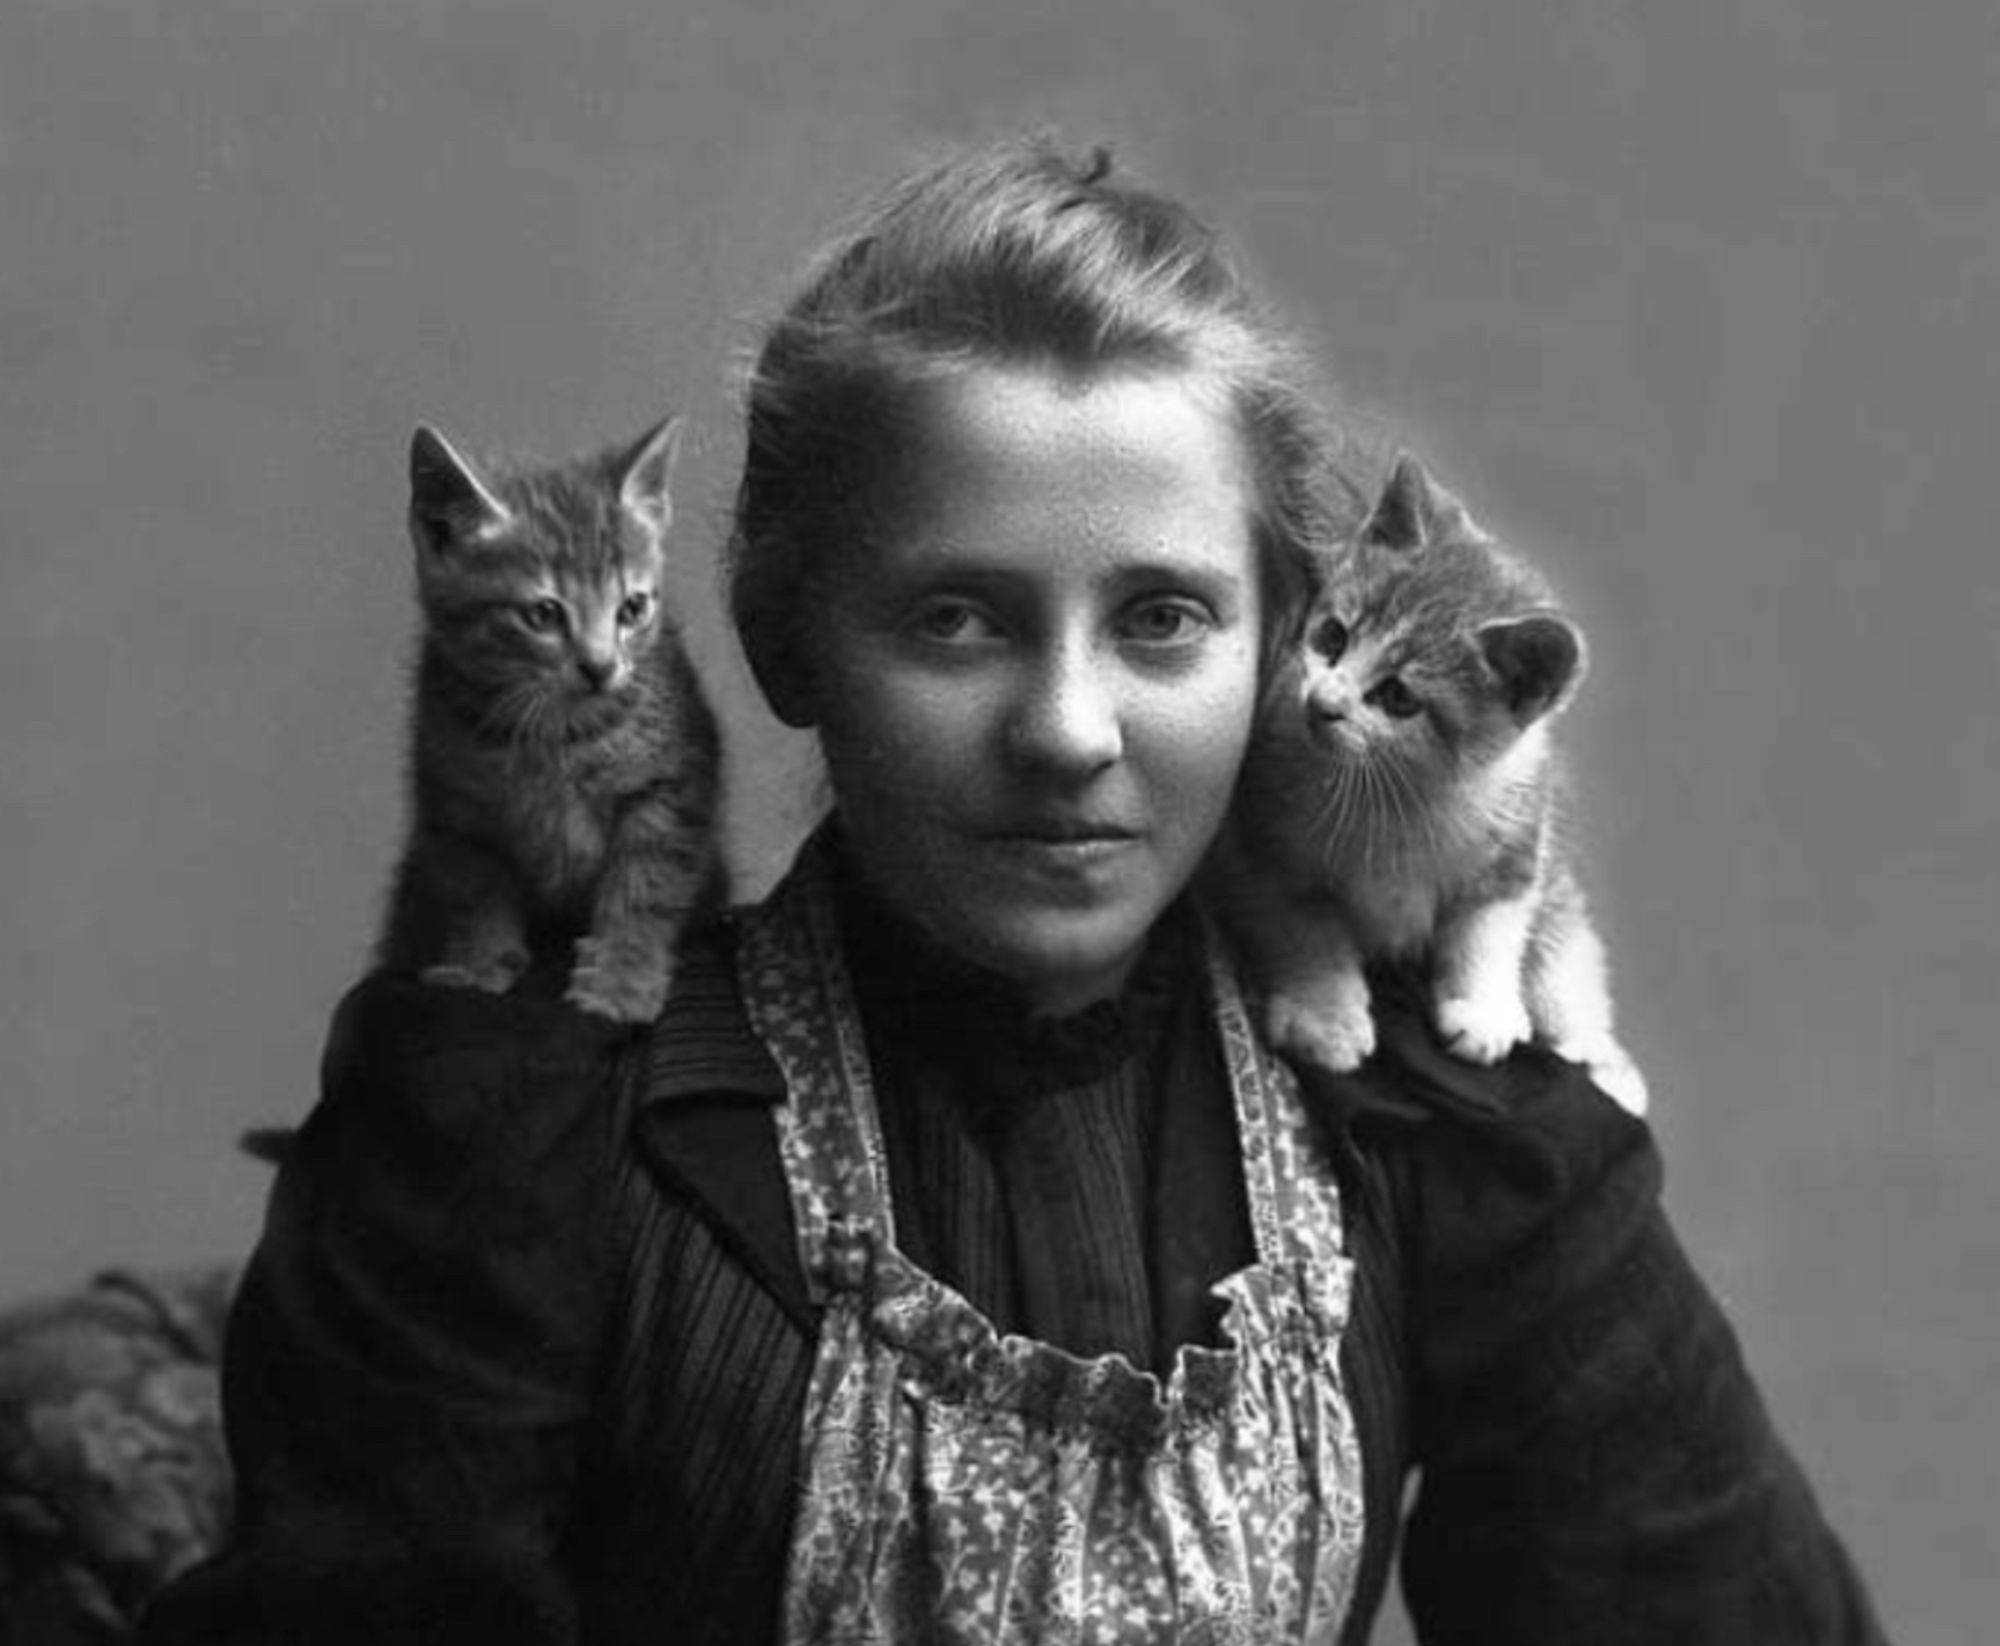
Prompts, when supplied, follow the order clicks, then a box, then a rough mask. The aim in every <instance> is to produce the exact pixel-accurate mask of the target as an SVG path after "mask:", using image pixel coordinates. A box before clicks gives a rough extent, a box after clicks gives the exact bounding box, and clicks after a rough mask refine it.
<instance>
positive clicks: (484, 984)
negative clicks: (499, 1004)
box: [417, 955, 528, 994]
mask: <svg viewBox="0 0 2000 1646" xmlns="http://www.w3.org/2000/svg"><path fill="white" fill-rule="evenodd" d="M527 964H528V957H527V956H526V955H520V956H514V955H502V956H500V957H499V958H497V959H493V960H483V961H460V960H448V961H441V962H440V963H439V964H437V965H435V966H426V967H425V968H424V969H423V970H422V971H421V972H419V973H418V974H417V976H418V977H419V978H421V979H422V980H423V981H424V982H426V983H429V984H432V985H434V986H436V987H438V988H441V989H480V990H483V991H484V992H485V993H487V994H505V993H506V992H507V991H508V990H509V989H511V988H513V986H514V983H515V980H516V979H517V978H519V977H520V975H521V973H522V972H523V971H525V970H526V969H527Z"/></svg>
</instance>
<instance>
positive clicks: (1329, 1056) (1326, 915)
mask: <svg viewBox="0 0 2000 1646" xmlns="http://www.w3.org/2000/svg"><path fill="white" fill-rule="evenodd" d="M1207 883H1208V886H1209V888H1210V890H1211V893H1212V895H1213V897H1214V900H1215V902H1216V905H1217V907H1218V909H1219V910H1220V912H1221V914H1222V917H1223V919H1224V921H1225V923H1226V924H1227V925H1228V926H1229V928H1230V930H1231V931H1232V932H1233V933H1234V934H1235V936H1236V940H1237V942H1238V943H1239V944H1240V945H1241V946H1242V948H1243V952H1244V954H1245V956H1246V957H1247V958H1248V960H1249V962H1250V967H1251V971H1252V973H1253V975H1254V976H1255V978H1256V981H1257V983H1258V985H1259V986H1260V987H1261V988H1262V990H1263V993H1264V1012H1263V1023H1264V1034H1265V1038H1266V1039H1267V1040H1269V1041H1270V1043H1271V1047H1272V1049H1273V1050H1274V1051H1277V1052H1281V1053H1283V1054H1285V1055H1286V1056H1289V1057H1292V1058H1295V1059H1297V1060H1299V1061H1300V1062H1303V1063H1309V1064H1311V1065H1313V1066H1314V1067H1315V1068H1321V1069H1325V1070H1327V1071H1329V1072H1330V1073H1333V1074H1347V1073H1350V1072H1351V1071H1353V1070H1355V1069H1358V1068H1360V1067H1361V1065H1362V1064H1363V1063H1365V1062H1367V1061H1368V1059H1369V1057H1370V1056H1371V1055H1372V1054H1373V1053H1374V1050H1375V1017H1374V1013H1373V1011H1372V1009H1371V1002H1370V999H1369V994H1368V979H1367V976H1366V975H1365V973H1364V972H1363V970H1362V964H1361V950H1360V947H1359V946H1358V944H1357V943H1356V942H1355V939H1354V934H1353V931H1352V929H1351V928H1350V926H1349V925H1348V923H1347V920H1346V918H1345V916H1344V915H1343V914H1342V912H1341V910H1340V908H1339V906H1338V905H1337V904H1335V903H1334V902H1333V900H1332V899H1331V898H1328V897H1326V896H1324V895H1316V894H1313V893H1310V892H1308V893H1305V894H1303V895H1301V893H1300V891H1299V889H1298V888H1297V887H1295V886H1293V885H1290V884H1287V883H1286V882H1285V881H1284V880H1282V879H1281V878H1279V877H1277V876H1275V875H1272V874H1270V873H1267V872H1265V871H1263V870H1261V869H1259V868H1257V867H1253V866H1252V864H1251V862H1250V860H1249V858H1248V856H1247V854H1245V853H1244V852H1243V851H1242V850H1241V848H1240V846H1239V845H1238V844H1237V843H1236V842H1235V841H1234V840H1226V841H1225V842H1224V844H1223V845H1222V846H1221V847H1220V848H1219V849H1218V850H1217V852H1216V854H1215V856H1214V858H1213V859H1212V860H1211V866H1210V873H1209V876H1208V882H1207Z"/></svg>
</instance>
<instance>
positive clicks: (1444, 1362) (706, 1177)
mask: <svg viewBox="0 0 2000 1646" xmlns="http://www.w3.org/2000/svg"><path fill="white" fill-rule="evenodd" d="M726 943H727V932H726V929H725V930H724V931H722V932H720V933H718V934H717V936H716V938H715V939H714V941H713V943H705V944H701V945H697V946H696V948H695V950H694V952H693V953H692V954H691V955H690V956H689V958H688V960H687V961H686V962H685V963H684V967H683V971H682V975H681V978H680V980H679V982H678V984H677V987H676V992H675V996H674V999H673V1001H672V1002H671V1004H670V1005H669V1007H668V1009H667V1012H666V1014H665V1016H664V1017H663V1018H662V1020H661V1021H660V1022H659V1023H658V1024H657V1025H655V1026H653V1027H652V1028H651V1029H649V1030H646V1031H644V1032H633V1031H622V1030H618V1029H615V1028H612V1027H610V1026H608V1025H604V1024H600V1023H598V1022H596V1021H594V1020H590V1019H586V1018H584V1017H582V1016H580V1015H578V1014H576V1013H574V1012H572V1011H570V1010H568V1009H567V1008H565V1007H563V1006H561V1005H560V1004H559V1003H557V1002H556V1001H555V1000H554V999H552V998H550V994H549V991H546V990H543V991H539V992H538V991H537V990H535V989H533V988H526V989H523V990H517V991H516V993H515V994H513V995H511V996H508V997H505V998H493V997H489V996H485V995H480V994H475V993H470V992H465V991H455V990H443V989H434V988H425V987H421V986H417V985H415V984H413V983H410V982H408V981H407V980H401V979H395V978H390V977H383V976H378V977H375V978H372V979H370V980H368V981H366V982H364V983H363V984H361V985H360V986H359V987H358V988H357V989H356V990H355V991H354V992H353V993H352V994H351V995H350V996H349V997H348V999H347V1000H346V1001H345V1002H344V1003H343V1005H342V1006H341V1008H340V1011H339V1013H338V1015H337V1017H336V1019H335V1023H334V1027H333V1031H332V1034H331V1037H330V1040H329V1045H328V1050H327V1055H326V1060H325V1065H324V1069H323V1095H322V1098H321V1101H320V1103H319V1105H318V1107H317V1108H316V1109H315V1110H314V1111H313V1113H312V1115H311V1117H310V1119H309V1120H308V1122H307V1123H306V1125H305V1127H304V1128H303V1130H302V1131H301V1133H300V1134H299V1137H298V1138H297V1140H296V1144H295V1146H294V1148H293V1150H292V1152H291V1155H290V1158H289V1159H288V1160H287V1162H286V1164H285V1166H284V1168H283V1170H282V1172H281V1174H280V1177H279V1181H278V1183H277V1185H276V1188H275V1190H274V1192H273V1196H272V1201H271V1206H270V1212H269V1218H268V1222H267V1226H266V1229H265V1233H264V1237H263V1241H262V1243H261V1245H260V1247H259V1249H258V1252H257V1254H256V1257H255V1260H254V1262H253V1263H252V1265H251V1268H250V1271H249V1273H248V1276H247V1277H246V1280H245V1283H244V1286H243V1290H242V1293H241V1298H240V1302H239V1304H238V1306H237V1311H236V1315H235V1318H234V1320H233V1322H232V1327H231V1333H230V1342H229V1353H228V1363H227V1373H226V1378H227V1381H226V1384H225V1404H226V1410H227V1416H228V1423H229V1433H230V1441H231V1447H232V1452H233V1456H234V1459H235V1463H236V1467H237V1470H238V1474H239V1480H240V1492H241V1509H240V1526H239V1529H238V1534H237V1539H236V1542H235V1545H234V1547H233V1549H232V1550H231V1552H230V1553H228V1554H226V1555H224V1556H223V1557H221V1558H220V1559H218V1560H216V1561H214V1562H212V1563H210V1564H209V1565H208V1566H206V1567H204V1568H202V1569H201V1570H199V1571H197V1572H196V1573H194V1574H191V1575H190V1577H189V1578H187V1579H186V1580H184V1581H183V1582H182V1583H181V1584H180V1585H178V1586H177V1587H176V1588H175V1589H173V1590H172V1591H170V1592H169V1594H168V1595H167V1596H166V1597H165V1598H164V1599H163V1600H162V1601H161V1603H160V1604H159V1605H158V1606H156V1608H155V1609H154V1611H153V1613H152V1615H151V1619H150V1622H149V1629H148V1633H147V1636H146V1638H147V1640H148V1641H150V1642H152V1643H153V1646H183V1643H202V1646H225V1643H230V1646H233V1643H249V1642H259V1643H266V1646H271V1643H277V1642H286V1643H290V1642H308V1641H310V1642H324V1643H329V1646H331V1643H336V1642H338V1643H349V1646H392V1643H399V1642H410V1643H415V1642H424V1643H427V1646H436V1643H450V1642H465V1643H467V1646H472V1643H475V1642H476V1643H478V1646H500V1643H505V1642H514V1641H519V1642H524V1643H525V1642H536V1643H543V1642H549V1643H553V1642H565V1641H583V1642H589V1643H591V1646H613V1643H616V1646H626V1643H631V1646H638V1643H640V1642H646V1643H649V1646H658V1643H660V1642H698V1641H717V1642H721V1641H728V1642H732V1643H754V1642H757V1641H761V1640H769V1639H772V1638H774V1629H775V1620H776V1616H777V1606H778V1601H779V1597H780V1591H781V1586H782V1581H783V1573H784V1558H785V1552H786V1546H787V1535H788V1531H789V1524H790V1516H791V1510H792V1503H793V1490H794V1474H795V1470H796V1442H797V1429H798V1423H799V1413H800V1409H801V1404H802V1401H803V1397H804V1388H805V1379H806V1376H807V1373H808V1371H809V1369H810V1367H811V1363H812V1354H813V1347H814V1333H815V1324H814V1316H813V1311H812V1308H811V1305H810V1303H809V1301H808V1298H807V1294H806V1291H805V1287H804V1284H803V1281H802V1279H801V1277H800V1275H799V1273H798V1269H797V1260H796V1253H795V1247H794V1243H793V1231H792V1227H791V1216H790V1209H789V1204H788V1201H787V1196H786V1189H785V1184H784V1179H783V1176H782V1174H781V1172H780V1169H779V1164H778V1158H777V1151H776V1141H775V1132H774V1129H773V1124H772V1115H771V1110H772V1106H773V1105H774V1104H775V1103H777V1102H778V1101H780V1100H781V1099H782V1096H783V1092H782V1086H781V1084H780V1082H779V1081H778V1078H777V1075H776V1071H775V1069H774V1068H773V1067H772V1066H771V1065H770V1063H769V1062H768V1060H767V1059H766V1058H765V1056H764V1054H763V1052H762V1050H761V1047H760V1046H759V1045H758V1044H757V1043H756V1041H755V1040H754V1038H753V1037H752V1036H751V1034H750V1032H749V1030H748V1026H747V1024H746V1022H745V1020H744V1016H743V1012H742V1008H741V1006H740V1004H739V1003H738V1001H737V999H736V997H735V993H734V987H733V983H732V981H731V973H730V971H729V967H728V965H727V962H726V957H725V955H724V953H723V950H724V948H725V947H726ZM1385 1008H1386V1009H1385V1011H1384V1014H1383V1031H1384V1032H1383V1040H1384V1049H1383V1051H1382V1052H1381V1053H1380V1054H1379V1055H1378V1056H1377V1058H1376V1059H1375V1060H1374V1061H1373V1062H1372V1063H1371V1064H1370V1066H1369V1068H1368V1069H1367V1070H1365V1071H1364V1072H1363V1074H1362V1075H1360V1076H1357V1077H1354V1078H1351V1079H1348V1080H1341V1081H1331V1080H1328V1081H1323V1082H1319V1083H1317V1084H1316V1085H1314V1086H1313V1087H1312V1088H1311V1091H1310V1096H1311V1098H1312V1101H1313V1102H1314V1104H1315V1105H1316V1111H1317V1112H1318V1114H1319V1115H1320V1116H1321V1118H1322V1120H1323V1139H1324V1144H1325V1147H1326V1148H1327V1149H1328V1150H1329V1151H1330V1152H1331V1154H1332V1156H1333V1158H1334V1159H1335V1161H1336V1162H1337V1164H1338V1166H1339V1169H1340V1171H1341V1174H1342V1181H1343V1185H1344V1188H1345V1191H1346V1202H1347V1217H1348V1220H1349V1240H1350V1244H1351V1249H1352V1252H1353V1255H1354V1257H1355V1260H1356V1269H1357V1274H1358V1277H1359V1284H1358V1287H1357V1292H1356V1298H1355V1305H1354V1314H1353V1318H1352V1321H1351V1323H1350V1326H1349V1329H1348V1333H1347V1337H1346V1340H1345V1342H1344V1345H1343V1351H1342V1356H1343V1367H1344V1370H1345V1373H1346V1377H1347V1385H1348V1397H1349V1400H1350V1402H1351V1404H1352V1406H1353V1408H1354V1411H1355V1415H1356V1420H1357V1424H1358V1427H1359V1430H1360V1434H1361V1438H1362V1446H1363V1457H1364V1472H1365V1479H1366V1491H1367V1498H1368V1546H1367V1554H1366V1559H1365V1562H1364V1568H1363V1572H1362V1575H1361V1584H1360V1593H1359V1596H1358V1598H1357V1602H1356V1613H1355V1617H1354V1619H1353V1621H1352V1623H1351V1625H1350V1628H1349V1630H1348V1638H1349V1640H1351V1641H1357V1642H1358V1641H1360V1640H1362V1639H1364V1638H1365V1635H1366V1630H1367V1623H1368V1620H1369V1619H1370V1618H1371V1617H1372V1615H1373V1613H1374V1611H1375V1609H1376V1607H1377V1605H1378V1604H1379V1601H1380V1598H1381V1595H1382V1592H1383V1588H1384V1585H1385V1584H1386V1582H1387V1578H1388V1573H1389V1567H1390V1562H1391V1557H1392V1555H1393V1552H1394V1549H1395V1544H1396V1539H1397V1535H1398V1531H1399V1522H1403V1520H1404V1515H1403V1503H1404V1488H1405V1484H1406V1482H1407V1480H1408V1479H1409V1477H1410V1472H1411V1471H1412V1470H1413V1469H1420V1470H1421V1476H1420V1479H1421V1487H1420V1490H1419V1491H1418V1492H1417V1494H1416V1497H1415V1505H1414V1509H1413V1510H1412V1512H1411V1513H1410V1514H1409V1516H1408V1518H1407V1523H1406V1525H1403V1526H1402V1527H1401V1530H1402V1536H1403V1546H1404V1556H1403V1558H1404V1574H1405V1586H1406V1592H1407V1595H1408V1599H1409V1604H1410V1609H1411V1612H1412V1614H1413V1616H1414V1618H1415V1620H1416V1622H1417V1625H1418V1628H1419V1631H1420V1634H1421V1637H1422V1639H1423V1640H1424V1641H1425V1642H1426V1643H1427V1646H1452V1643H1457V1642H1472V1641H1478V1642H1480V1643H1482V1646H1509V1643H1519V1646H1531V1643H1532V1646H1563V1643H1570V1642H1573V1643H1577V1646H1583V1643H1588V1646H1615V1643H1620V1642H1634V1643H1636V1642H1659V1643H1662V1646H1666V1643H1672V1646H1687V1643H1690V1642H1702V1643H1706V1646H1732V1643H1741V1646H1785V1643H1792V1642H1797V1643H1804V1642H1814V1643H1829V1642H1842V1643H1846V1642H1872V1641H1877V1640H1879V1639H1880V1638H1881V1636H1880V1633H1879V1631H1878V1629H1877V1626H1876V1624H1875V1622H1874V1620H1873V1617H1872V1614H1871V1612H1870V1609H1869V1606H1868V1602H1867V1600H1866V1598H1865V1596H1864V1594H1863V1592H1862V1589H1861V1587H1860V1585H1859V1583H1858V1581H1857V1579H1856V1578H1855V1576H1854V1574H1853V1571H1852V1569H1851V1567H1850V1566H1849V1563H1848V1561H1847V1558H1846V1556H1845V1554H1844V1553H1843V1552H1842V1550H1841V1548H1840V1546H1839V1544H1838V1542H1837V1541H1836V1539H1835V1538H1834V1536H1833V1534H1832V1533H1831V1532H1830V1531H1829V1530H1828V1528H1827V1527H1826V1525H1825V1524H1824V1522H1823V1521H1822V1519H1821V1517H1820V1514H1819V1511H1818V1509H1817V1506H1816V1505H1815V1502H1814V1500H1813V1497H1812V1494H1811V1492H1810V1490H1809V1489H1808V1487H1807V1486H1806V1484H1805V1482H1804V1481H1803V1480H1802V1478H1801V1477H1800V1475H1799V1473H1798V1471H1797V1469H1796V1467H1795V1466H1794V1464H1793V1462H1792V1460H1791V1458H1790V1457H1789V1455H1788V1454H1787V1453H1786V1452H1785V1450H1784V1449H1783V1447H1782V1445H1781V1443H1780V1442H1779V1441H1778V1439H1777V1438H1776V1436H1775V1435H1774V1434H1773V1432H1772V1429H1771V1427H1770V1425H1769V1422H1768V1420H1767V1418H1766V1414H1765V1411H1764V1408H1763V1406H1762V1403H1761V1402H1760V1400H1759V1398H1758V1396H1757V1394H1756V1391H1755V1389H1754V1387H1753V1386H1752V1384H1751V1382H1750V1380H1749V1378H1748V1375H1747V1373H1746V1372H1745V1370H1744V1367H1743V1364H1742V1361H1741V1358H1740V1355H1739V1352H1738V1348H1737V1345H1736V1342H1735V1339H1734V1337H1733V1335H1732V1333H1731V1332H1730V1330H1729V1327H1728V1325H1727V1324H1726V1322H1725V1321H1724V1320H1723V1319H1722V1317H1721V1315H1720V1313H1719V1311H1718V1309H1717V1308H1716V1306H1715V1304H1714V1303H1713V1301H1712V1300H1711V1299H1710V1298H1709V1296H1708V1294H1707V1292H1706V1290H1705V1289H1704V1288H1703V1287H1702V1285H1701V1284H1700V1282H1699V1280H1698V1279H1697V1278H1696V1277H1695V1275H1694V1274H1693V1272H1692V1271H1691V1269H1690V1268H1689V1266H1688V1264H1687V1261H1686V1259H1685V1258H1684V1256H1683V1254H1682V1252H1681V1250H1680V1248H1679V1246H1678V1244H1677V1243H1676V1241H1675V1240H1674V1237H1673V1235H1672V1234H1671V1232H1670V1231H1669V1229H1668V1227H1667V1225H1666V1223H1665V1221H1664V1219H1663V1217H1662V1214H1661V1211H1660V1208H1659V1187H1660V1166H1659V1160H1658V1156H1657V1154H1656V1152H1655V1150H1654V1148H1653V1145H1652V1142H1651V1140H1650V1138H1649V1135H1648V1133H1647V1132H1646V1130H1645V1128H1644V1127H1643V1126H1642V1125H1641V1124H1639V1123H1638V1122H1635V1121H1633V1120H1630V1119H1628V1118H1627V1117H1625V1116H1624V1115H1623V1114H1622V1113H1620V1112H1619V1111H1618V1110H1617V1109H1616V1108H1615V1107H1613V1105H1611V1104H1610V1103H1609V1101H1608V1100H1606V1099H1604V1098H1603V1097H1602V1096H1601V1095H1600V1094H1598V1093H1597V1092H1595V1091H1594V1089H1592V1088H1591V1087H1590V1086H1589V1084H1588V1083H1587V1081H1585V1080H1584V1079H1583V1077H1582V1076H1581V1075H1580V1074H1578V1073H1577V1072H1576V1071H1575V1070H1573V1069H1571V1068H1570V1067H1569V1066H1567V1065H1565V1064H1562V1063H1559V1062H1557V1061H1556V1060H1555V1059H1553V1058H1549V1057H1546V1056H1543V1055H1540V1054H1537V1053H1528V1052H1524V1053H1522V1054H1520V1055H1517V1056H1516V1057H1515V1058H1513V1059H1512V1060H1510V1061H1509V1062H1508V1063H1507V1064H1505V1065H1504V1066H1502V1067H1501V1068H1499V1069H1497V1070H1492V1071H1485V1070H1475V1069H1471V1068H1468V1067H1466V1066H1464V1065H1462V1064H1460V1063H1458V1062H1456V1061H1454V1060H1452V1059H1451V1058H1449V1057H1447V1056H1445V1055H1444V1054H1443V1053H1441V1052H1440V1051H1439V1050H1438V1049H1437V1048H1436V1047H1435V1046H1434V1044H1433V1042H1432V1041H1431V1039H1430V1037H1429V1034H1428V1032H1427V1031H1426V1030H1425V1029H1424V1028H1423V1027H1422V1026H1421V1023H1420V1021H1419V1019H1418V1017H1417V1016H1416V1014H1415V1013H1414V1012H1413V1011H1411V1010H1409V1009H1407V1008H1404V1007H1399V1006H1398V1005H1397V1004H1396V1003H1395V1002H1394V1001H1393V1000H1391V1001H1388V1002H1386V1003H1385Z"/></svg>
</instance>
